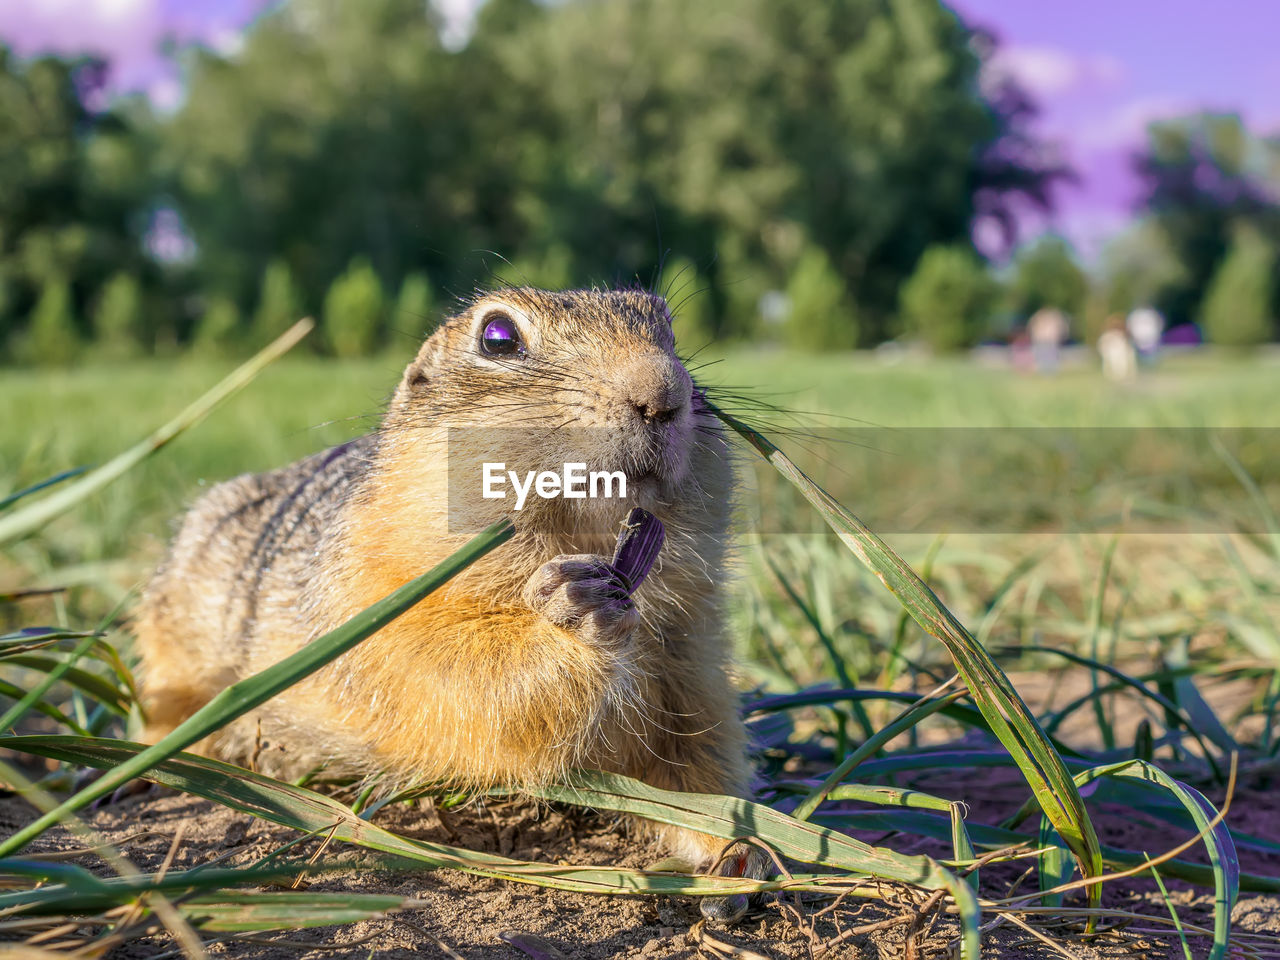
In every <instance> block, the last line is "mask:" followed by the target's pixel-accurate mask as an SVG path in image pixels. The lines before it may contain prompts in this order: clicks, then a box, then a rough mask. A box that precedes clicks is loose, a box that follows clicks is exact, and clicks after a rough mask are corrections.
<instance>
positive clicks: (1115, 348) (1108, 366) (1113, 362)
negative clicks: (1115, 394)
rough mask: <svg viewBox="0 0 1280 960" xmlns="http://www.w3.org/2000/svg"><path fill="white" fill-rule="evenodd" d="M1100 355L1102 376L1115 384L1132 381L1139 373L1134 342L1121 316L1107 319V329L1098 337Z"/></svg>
mask: <svg viewBox="0 0 1280 960" xmlns="http://www.w3.org/2000/svg"><path fill="white" fill-rule="evenodd" d="M1098 354H1099V355H1100V356H1101V357H1102V375H1103V376H1104V377H1106V378H1107V379H1108V380H1110V381H1112V382H1114V383H1120V382H1123V381H1125V380H1132V379H1133V377H1134V374H1136V373H1137V372H1138V361H1137V357H1136V356H1134V350H1133V341H1132V340H1130V339H1129V331H1128V330H1126V329H1125V322H1124V317H1122V316H1120V314H1118V313H1115V314H1112V315H1111V316H1110V317H1108V318H1107V323H1106V327H1105V328H1104V329H1103V331H1102V334H1101V335H1100V336H1099V337H1098Z"/></svg>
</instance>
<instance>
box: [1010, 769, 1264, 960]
mask: <svg viewBox="0 0 1280 960" xmlns="http://www.w3.org/2000/svg"><path fill="white" fill-rule="evenodd" d="M1102 777H1126V778H1132V779H1134V780H1137V781H1144V782H1147V783H1156V784H1159V785H1160V786H1161V787H1163V788H1164V789H1165V790H1167V791H1169V793H1171V794H1172V795H1173V796H1174V797H1175V798H1177V800H1178V802H1179V803H1181V804H1182V806H1183V807H1184V808H1185V809H1186V811H1187V813H1188V815H1189V816H1190V817H1191V820H1192V822H1193V823H1194V824H1195V827H1196V829H1197V830H1198V831H1200V833H1201V835H1202V839H1203V841H1204V846H1205V850H1206V851H1207V852H1208V855H1209V867H1208V868H1203V867H1202V868H1201V870H1202V871H1205V872H1207V873H1209V874H1211V877H1212V883H1213V888H1214V908H1213V931H1214V937H1213V950H1212V951H1211V952H1210V954H1209V958H1210V960H1222V958H1223V957H1225V956H1226V950H1227V946H1228V941H1229V939H1230V934H1231V910H1232V908H1233V907H1234V906H1235V902H1236V898H1237V897H1238V896H1239V894H1240V881H1241V874H1240V858H1239V856H1238V855H1237V853H1236V846H1235V842H1234V841H1233V840H1232V839H1231V831H1230V830H1228V829H1227V825H1226V823H1225V822H1224V821H1223V820H1221V819H1218V811H1217V810H1216V809H1215V808H1214V806H1213V804H1211V803H1210V802H1209V801H1208V800H1207V799H1205V797H1204V795H1203V794H1202V793H1200V791H1199V790H1196V789H1195V788H1194V787H1190V786H1188V785H1187V784H1185V783H1183V782H1182V781H1181V780H1175V779H1174V778H1173V777H1171V776H1169V775H1168V774H1167V773H1165V772H1164V771H1163V770H1161V769H1160V768H1159V767H1156V766H1153V765H1152V764H1150V763H1147V762H1146V761H1145V760H1123V761H1121V762H1119V763H1112V764H1105V765H1103V766H1098V767H1093V768H1091V769H1089V770H1085V771H1083V772H1082V773H1079V774H1077V775H1076V777H1075V778H1074V779H1075V783H1076V786H1077V787H1084V786H1086V785H1087V784H1089V783H1092V782H1093V781H1094V780H1098V779H1100V778H1102ZM1032 812H1033V811H1031V809H1030V807H1029V805H1028V806H1024V807H1023V809H1022V810H1021V811H1019V814H1020V815H1022V816H1028V815H1030V814H1031V813H1032ZM1215 819H1217V822H1216V823H1214V821H1215ZM1011 820H1012V821H1013V822H1011V823H1008V824H1007V825H1008V826H1016V817H1015V818H1011ZM1211 824H1212V828H1210V825H1211ZM1111 859H1113V860H1117V861H1118V862H1123V861H1121V859H1120V858H1118V857H1115V856H1114V855H1113V857H1112V858H1111ZM1143 862H1144V861H1143V860H1142V859H1141V858H1140V857H1139V858H1137V860H1136V863H1134V864H1131V865H1136V864H1138V863H1143ZM1177 862H1178V861H1172V862H1170V863H1164V864H1162V866H1163V867H1164V869H1165V870H1166V872H1172V871H1171V870H1170V867H1171V866H1172V864H1176V863H1177ZM1184 875H1185V874H1184ZM1196 882H1201V883H1203V882H1204V876H1203V873H1202V875H1201V879H1200V880H1197V881H1196Z"/></svg>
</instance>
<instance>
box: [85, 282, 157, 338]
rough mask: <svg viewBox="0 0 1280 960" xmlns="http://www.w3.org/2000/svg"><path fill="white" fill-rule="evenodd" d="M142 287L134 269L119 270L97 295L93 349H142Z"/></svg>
mask: <svg viewBox="0 0 1280 960" xmlns="http://www.w3.org/2000/svg"><path fill="white" fill-rule="evenodd" d="M144 329H145V328H144V322H143V316H142V288H141V287H140V286H139V285H138V278H137V277H135V276H134V275H133V274H131V273H117V274H115V275H114V276H113V277H112V278H111V279H110V280H108V281H107V285H106V286H105V287H103V289H102V293H101V294H99V296H98V302H97V305H96V309H95V310H94V313H93V337H94V349H96V350H100V351H102V354H103V356H105V357H113V358H117V359H118V358H121V357H131V356H136V355H137V354H139V353H141V352H142V350H143V346H144V344H143V330H144Z"/></svg>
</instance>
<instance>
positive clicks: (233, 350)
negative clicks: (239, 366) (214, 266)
mask: <svg viewBox="0 0 1280 960" xmlns="http://www.w3.org/2000/svg"><path fill="white" fill-rule="evenodd" d="M243 344H244V330H243V329H242V328H241V326H240V310H239V308H238V307H237V306H236V302H235V300H233V299H232V298H231V297H228V296H226V295H225V294H215V295H214V296H212V297H210V298H209V300H208V301H207V302H206V304H205V309H204V313H203V314H202V315H201V317H200V322H199V323H198V324H197V325H196V330H195V336H194V337H193V339H192V344H191V345H192V349H193V350H194V351H195V352H196V353H197V354H200V355H202V356H208V357H230V356H235V355H236V354H237V353H239V352H240V350H241V348H243Z"/></svg>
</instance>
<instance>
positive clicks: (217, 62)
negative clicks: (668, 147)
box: [164, 0, 516, 308]
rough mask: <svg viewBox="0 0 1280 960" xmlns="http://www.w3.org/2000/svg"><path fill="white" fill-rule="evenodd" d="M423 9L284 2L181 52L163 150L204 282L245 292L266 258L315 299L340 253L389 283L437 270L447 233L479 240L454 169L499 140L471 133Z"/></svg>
mask: <svg viewBox="0 0 1280 960" xmlns="http://www.w3.org/2000/svg"><path fill="white" fill-rule="evenodd" d="M427 11H428V5H427V4H424V3H422V2H421V0H365V2H362V3H359V4H354V3H338V2H332V0H293V2H291V3H287V4H281V5H279V6H277V7H276V8H275V9H273V10H271V11H270V12H268V13H267V14H266V15H264V16H263V17H262V18H261V19H260V20H259V22H258V23H257V24H256V25H255V27H254V28H253V29H252V30H251V31H250V33H249V34H248V36H247V38H246V43H245V46H244V48H243V50H241V51H240V52H239V53H237V54H236V55H235V56H234V57H220V56H217V55H215V54H213V53H210V52H207V51H201V52H198V53H196V54H195V55H194V56H193V57H192V58H191V63H190V89H189V94H188V97H187V100H186V102H185V104H184V106H183V108H182V110H181V111H179V113H178V114H177V115H176V116H175V117H174V119H173V121H172V122H171V123H170V124H168V125H167V127H166V129H165V131H164V148H165V152H164V156H165V158H166V161H167V169H168V170H169V177H170V180H171V183H172V189H173V194H174V196H175V198H176V200H177V203H178V206H179V209H180V210H181V212H182V214H183V217H184V220H185V222H186V223H187V224H188V226H189V227H190V229H191V230H192V232H193V234H194V236H195V238H196V241H197V243H198V244H199V245H200V249H201V256H200V259H199V261H198V263H197V265H196V269H197V271H198V273H199V275H200V278H201V283H202V285H203V286H204V287H206V288H211V289H220V290H226V291H228V292H230V293H232V294H233V295H235V296H236V297H237V299H239V300H241V301H243V300H246V299H248V298H249V297H250V296H251V293H252V287H253V284H254V282H255V281H256V272H257V269H258V265H260V264H262V263H264V262H266V261H267V260H269V259H272V258H275V259H279V260H280V261H282V262H283V263H285V264H287V265H288V266H289V268H290V270H291V271H292V273H293V275H294V277H295V278H296V279H297V283H298V289H299V295H300V297H301V299H302V302H303V303H304V304H306V305H308V306H309V307H311V308H314V307H316V306H318V305H319V304H320V302H321V299H322V297H323V296H324V293H325V290H326V289H327V287H328V284H329V283H330V281H331V280H332V279H333V278H334V277H336V276H337V275H338V274H339V273H341V272H342V271H343V270H344V269H345V268H346V266H347V264H348V263H349V262H350V261H351V259H352V257H354V256H358V255H360V256H367V257H368V258H369V259H370V261H371V262H372V264H373V266H374V268H375V269H376V270H377V271H378V273H379V275H381V276H385V277H393V278H396V279H397V280H398V279H399V278H400V277H402V276H403V275H404V274H405V273H406V272H408V267H409V265H410V264H414V265H419V264H422V265H425V266H427V267H428V269H432V270H435V271H437V272H438V273H439V274H440V275H441V276H444V275H445V274H446V272H447V270H448V269H449V267H450V265H451V264H452V263H453V262H455V261H456V260H458V259H461V257H462V256H463V251H464V248H463V246H462V245H461V244H460V243H459V241H460V240H461V241H462V243H465V244H467V246H466V247H465V249H474V248H476V247H481V246H484V245H485V243H484V241H485V240H486V239H487V238H486V237H484V236H483V235H479V236H467V235H466V230H465V228H463V227H457V226H455V225H462V224H467V223H469V222H470V221H471V218H472V216H473V212H474V211H473V210H472V209H471V207H470V204H469V201H468V198H467V197H466V195H465V194H464V193H463V192H462V190H461V189H460V188H464V187H465V186H466V182H465V175H463V176H461V177H460V176H459V171H460V170H461V169H462V165H463V164H464V163H465V162H466V161H468V160H469V159H473V158H474V161H475V163H476V165H477V167H478V168H479V169H483V167H484V165H485V163H486V162H487V161H486V160H485V158H484V156H482V154H488V153H493V154H499V155H501V154H503V153H504V152H505V151H506V150H507V149H509V148H510V147H511V146H512V145H511V144H504V148H503V150H497V149H493V148H492V147H491V145H486V144H483V143H481V142H478V141H476V140H475V139H474V137H473V136H471V135H470V133H469V130H468V125H469V124H471V123H472V122H473V121H472V118H471V117H469V116H468V110H467V109H465V107H466V104H464V103H462V102H460V101H459V97H460V96H462V95H463V94H464V93H465V90H464V88H465V85H466V84H467V83H469V82H471V79H472V78H468V77H465V76H463V75H462V74H460V73H458V72H457V70H456V67H457V64H456V63H455V61H456V60H457V58H456V57H454V56H452V55H450V54H448V53H447V52H446V51H444V50H443V49H442V48H441V46H440V43H439V39H438V36H437V26H436V24H435V23H434V22H433V20H432V19H431V18H430V17H429V16H428V15H427ZM507 162H509V163H514V162H516V161H515V158H514V157H512V158H511V159H510V160H509V161H507ZM472 241H474V242H472Z"/></svg>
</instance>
